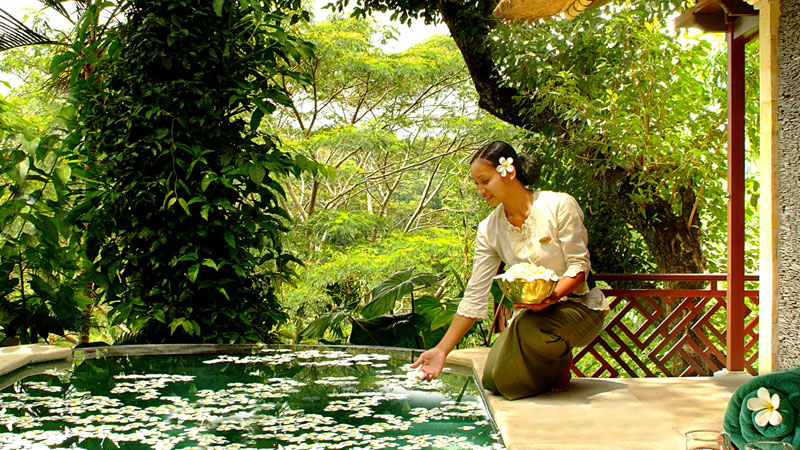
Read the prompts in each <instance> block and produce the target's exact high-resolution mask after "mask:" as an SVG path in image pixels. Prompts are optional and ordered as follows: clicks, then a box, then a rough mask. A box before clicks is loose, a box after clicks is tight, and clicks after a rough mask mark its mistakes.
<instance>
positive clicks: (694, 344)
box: [572, 281, 758, 378]
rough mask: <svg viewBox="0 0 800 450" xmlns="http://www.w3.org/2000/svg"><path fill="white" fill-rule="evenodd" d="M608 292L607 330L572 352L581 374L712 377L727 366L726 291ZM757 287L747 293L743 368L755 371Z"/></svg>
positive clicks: (576, 370)
mask: <svg viewBox="0 0 800 450" xmlns="http://www.w3.org/2000/svg"><path fill="white" fill-rule="evenodd" d="M711 287H712V289H686V290H658V289H632V290H614V289H609V290H606V291H604V292H605V293H606V296H607V297H608V300H609V303H610V304H611V312H610V313H609V315H608V316H606V321H605V326H604V330H603V332H601V334H600V335H599V336H598V337H597V338H595V339H594V340H593V341H592V342H591V343H590V344H589V345H587V346H586V347H584V348H582V349H579V350H578V351H577V352H576V354H575V355H574V362H573V369H572V370H573V373H574V374H575V375H577V376H581V377H595V378H596V377H620V376H622V377H657V376H667V377H676V376H681V377H685V376H697V375H703V376H708V375H712V374H713V373H714V372H716V371H719V370H721V369H722V368H724V367H725V364H726V355H727V347H726V345H727V331H726V326H727V313H728V311H727V308H728V305H727V298H726V294H727V293H726V291H722V290H717V289H716V283H715V282H713V281H712V286H711ZM757 305H758V291H755V290H746V291H745V315H744V317H745V327H744V330H743V335H744V354H745V370H747V371H748V372H749V373H751V374H754V375H755V374H756V373H757V371H756V369H755V364H756V362H757V360H758V351H757V343H758V331H757V329H758V313H757V312H756V311H754V309H756V308H757Z"/></svg>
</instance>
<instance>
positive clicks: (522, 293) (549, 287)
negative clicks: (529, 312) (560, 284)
mask: <svg viewBox="0 0 800 450" xmlns="http://www.w3.org/2000/svg"><path fill="white" fill-rule="evenodd" d="M497 284H498V285H500V289H501V290H502V291H503V294H505V296H506V297H508V298H509V299H510V300H511V301H512V302H514V303H524V304H528V305H535V304H537V303H541V302H542V300H544V299H546V298H547V297H549V296H550V294H552V293H553V289H555V288H556V282H555V281H551V280H533V281H525V280H514V281H506V280H501V279H498V280H497Z"/></svg>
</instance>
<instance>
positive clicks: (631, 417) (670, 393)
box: [447, 347, 752, 450]
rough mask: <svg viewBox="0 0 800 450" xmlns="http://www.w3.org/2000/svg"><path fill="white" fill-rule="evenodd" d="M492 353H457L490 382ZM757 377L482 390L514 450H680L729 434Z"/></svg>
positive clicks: (584, 381)
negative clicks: (542, 390)
mask: <svg viewBox="0 0 800 450" xmlns="http://www.w3.org/2000/svg"><path fill="white" fill-rule="evenodd" d="M488 354H489V349H488V348H485V347H483V348H470V349H463V350H456V351H453V352H451V353H450V355H449V356H448V358H447V362H448V363H451V364H457V365H460V366H469V367H470V368H471V369H472V372H473V374H474V376H475V378H476V379H477V380H478V381H479V383H478V384H479V385H480V380H481V378H482V374H483V366H484V363H485V361H486V356H487V355H488ZM751 378H752V377H751V376H750V375H747V374H728V375H721V376H714V377H692V378H579V379H575V378H573V379H572V384H571V386H570V389H569V391H567V392H564V393H547V394H543V395H540V396H537V397H532V398H527V399H521V400H515V401H508V400H506V399H504V398H503V397H501V396H498V395H494V394H492V393H491V392H488V391H485V390H482V395H483V397H484V399H485V400H486V406H487V407H488V409H489V412H490V414H491V416H492V417H493V419H494V422H495V424H496V425H497V428H498V430H499V432H500V435H501V436H502V438H503V443H504V444H505V445H506V448H507V449H508V450H561V449H563V450H566V449H570V450H583V449H586V450H589V449H592V450H597V449H615V450H622V449H626V450H627V449H629V450H642V449H648V450H653V449H680V448H684V446H685V443H684V437H683V433H685V432H686V431H689V430H696V429H714V430H721V429H722V418H723V416H724V415H725V409H726V408H727V405H728V401H729V400H730V398H731V396H732V395H733V392H734V391H735V390H736V388H738V387H739V386H740V385H742V384H743V383H744V382H746V381H748V380H750V379H751Z"/></svg>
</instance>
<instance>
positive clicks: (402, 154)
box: [0, 0, 758, 348]
mask: <svg viewBox="0 0 800 450" xmlns="http://www.w3.org/2000/svg"><path fill="white" fill-rule="evenodd" d="M41 3H42V7H43V8H45V9H44V10H46V11H48V13H47V14H45V13H44V12H35V11H32V12H31V14H30V15H29V16H28V17H26V19H25V23H26V24H27V25H28V26H29V27H30V28H31V29H32V30H34V31H35V32H36V33H38V34H39V35H40V36H42V37H44V38H46V40H47V41H49V42H48V43H44V44H41V45H34V46H24V47H18V48H13V49H10V50H6V51H3V52H1V53H0V69H1V71H2V72H4V73H8V74H14V75H15V76H17V77H19V78H20V79H22V80H23V82H22V83H19V84H15V85H10V84H8V85H7V86H6V87H5V89H4V90H3V92H4V94H3V96H2V99H0V146H1V147H0V150H1V151H0V230H1V232H0V340H2V341H3V342H4V344H6V345H9V344H15V343H32V342H42V341H48V342H52V343H58V344H61V345H75V344H79V343H89V342H105V343H107V344H114V343H116V344H119V343H140V342H150V343H160V342H220V343H233V342H237V343H247V342H266V343H269V342H284V343H346V342H350V343H356V344H367V345H374V344H377V345H388V346H398V347H417V348H426V347H430V346H432V345H435V343H436V342H437V341H438V339H439V337H440V336H441V334H442V333H443V332H444V330H445V329H446V326H447V324H448V323H449V321H450V319H451V318H452V314H453V312H454V310H455V307H456V305H457V304H458V301H459V299H460V296H461V294H462V292H463V289H464V284H465V282H466V280H467V279H468V277H469V272H470V267H471V252H472V245H473V241H474V233H475V229H476V226H477V224H478V222H479V221H480V220H481V219H482V218H483V217H484V216H485V215H486V214H488V213H489V212H490V210H489V207H488V205H486V204H485V203H484V202H482V201H481V199H480V197H479V196H477V195H476V193H475V189H474V186H473V183H472V181H471V179H470V178H469V169H468V161H469V159H470V157H471V156H472V153H473V152H474V151H475V150H476V149H477V148H478V147H480V146H481V145H483V144H485V143H486V142H489V141H492V140H496V139H501V140H506V141H508V142H510V143H512V145H514V147H515V148H516V149H517V150H518V151H521V152H526V153H529V154H531V155H533V156H535V157H536V158H538V160H539V161H540V163H541V164H540V166H541V177H540V180H539V182H538V183H537V188H539V189H550V190H558V191H565V192H568V193H570V194H572V195H573V196H575V197H576V198H577V199H578V201H579V202H580V203H581V205H582V206H583V208H584V212H585V215H586V220H585V223H586V225H587V228H588V229H589V234H590V243H591V244H590V245H591V247H590V251H591V253H592V263H593V270H594V271H595V272H605V273H653V272H663V273H717V272H725V260H726V246H725V243H726V232H727V226H726V198H725V193H726V186H725V183H726V167H725V165H726V153H725V152H726V136H725V124H726V110H725V105H726V81H727V78H726V54H725V43H724V40H723V39H722V38H721V37H714V36H707V35H702V36H698V35H697V34H696V33H690V32H688V31H687V30H674V29H672V28H671V26H670V24H671V20H672V18H673V17H674V16H675V14H676V12H678V11H682V10H683V8H685V7H686V6H687V2H685V1H681V0H672V1H665V2H655V3H658V4H643V3H649V2H635V1H620V2H614V3H612V4H609V5H606V6H604V7H602V8H599V9H589V10H587V11H586V12H584V13H582V14H581V15H580V16H578V17H577V18H576V19H574V20H566V19H563V18H559V17H557V18H552V19H547V20H543V21H539V22H536V23H532V24H510V23H502V22H498V21H495V20H494V19H493V18H492V16H491V11H492V9H493V8H494V6H495V5H496V4H497V0H479V1H474V0H472V1H466V0H464V1H453V0H447V1H446V0H438V1H437V0H356V1H353V2H348V0H338V1H337V2H334V3H332V4H331V5H330V6H331V7H330V9H328V10H326V14H328V13H330V15H327V16H325V17H322V16H321V15H320V14H319V13H318V14H317V17H314V18H312V17H311V15H310V13H309V11H310V10H311V7H310V5H309V4H304V3H302V2H300V1H299V0H277V1H261V0H259V1H252V0H251V1H244V0H238V1H236V0H213V1H202V0H170V1H166V0H160V1H147V2H145V1H96V0H83V1H78V2H62V1H59V0H43V1H42V2H41ZM348 3H351V4H348ZM688 3H691V2H688ZM384 11H389V12H390V13H392V17H393V19H395V22H392V23H389V24H387V23H384V22H383V21H379V20H377V19H376V18H375V16H374V15H373V13H375V12H384ZM48 14H50V15H52V14H57V15H60V16H61V17H63V18H64V19H65V20H66V21H67V22H68V23H69V24H70V25H69V26H68V27H65V28H64V29H53V28H50V27H49V26H48ZM418 21H424V22H426V23H443V24H445V25H446V26H447V29H448V30H449V32H450V35H449V36H447V35H436V36H432V37H431V38H429V39H427V40H425V41H424V42H422V43H420V44H418V45H414V46H412V47H410V48H408V49H404V50H402V51H399V52H393V51H389V50H388V48H389V46H390V45H391V43H392V42H395V41H397V40H398V39H401V38H402V35H403V34H402V32H403V30H404V27H407V25H408V24H409V23H412V22H418ZM750 45H754V44H750ZM748 52H749V53H750V54H751V55H752V54H755V52H756V49H755V47H748ZM747 75H748V92H747V96H748V101H747V107H748V112H747V132H746V135H747V137H748V144H747V152H748V173H747V196H748V201H749V207H748V216H747V227H748V230H750V231H751V232H748V233H747V235H748V242H747V247H746V251H747V260H746V264H747V272H748V273H752V272H755V271H756V261H757V259H758V254H757V248H758V234H757V231H756V230H757V224H758V217H757V215H756V214H757V210H758V208H757V198H758V182H757V179H758V173H757V142H758V139H757V135H758V129H757V124H758V108H757V107H758V92H757V91H756V90H755V88H753V87H754V86H758V83H757V58H748V67H747ZM493 295H495V298H497V299H498V300H499V293H498V292H497V291H493ZM487 329H488V326H487V324H486V323H484V324H480V325H478V326H476V327H474V328H473V330H472V332H471V335H470V336H469V337H468V338H467V339H466V340H465V341H464V342H463V343H462V344H463V345H482V344H487V343H489V341H490V339H491V337H490V336H489V335H488V331H487Z"/></svg>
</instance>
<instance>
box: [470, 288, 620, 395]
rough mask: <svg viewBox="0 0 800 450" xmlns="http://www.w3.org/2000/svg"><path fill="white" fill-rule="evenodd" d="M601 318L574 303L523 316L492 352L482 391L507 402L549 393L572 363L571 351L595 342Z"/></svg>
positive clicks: (556, 305) (568, 302)
mask: <svg viewBox="0 0 800 450" xmlns="http://www.w3.org/2000/svg"><path fill="white" fill-rule="evenodd" d="M603 316H604V314H603V312H602V311H595V310H593V309H589V308H587V307H586V306H584V305H582V304H580V303H577V302H572V301H564V302H560V303H557V304H555V305H552V306H549V307H547V308H545V309H543V310H541V311H538V312H537V311H532V310H529V309H525V310H522V311H520V312H519V313H518V314H517V316H516V317H515V318H514V320H512V321H511V324H510V325H509V327H508V328H506V329H505V330H504V331H503V332H502V333H500V336H499V337H498V338H497V340H496V341H495V343H494V345H492V349H491V350H490V351H489V357H488V358H487V359H486V366H485V368H484V370H483V387H484V388H485V389H487V390H489V391H491V392H494V393H495V394H501V395H503V396H504V397H505V398H507V399H509V400H515V399H518V398H523V397H530V396H533V395H538V394H541V393H543V392H547V391H549V390H550V388H552V387H553V386H554V385H555V382H556V380H557V379H558V375H559V374H560V373H561V370H562V369H563V368H564V366H565V365H566V364H568V362H569V352H570V349H571V348H572V347H583V346H584V345H586V344H588V343H589V342H590V341H591V340H592V339H594V337H595V336H597V334H598V333H599V332H600V330H601V329H602V328H603Z"/></svg>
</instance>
